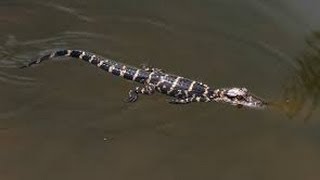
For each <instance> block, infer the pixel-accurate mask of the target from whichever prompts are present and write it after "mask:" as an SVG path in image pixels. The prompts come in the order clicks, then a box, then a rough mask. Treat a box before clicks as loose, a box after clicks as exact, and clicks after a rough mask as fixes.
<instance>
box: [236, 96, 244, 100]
mask: <svg viewBox="0 0 320 180" xmlns="http://www.w3.org/2000/svg"><path fill="white" fill-rule="evenodd" d="M236 98H237V99H238V100H239V101H241V100H243V99H244V97H243V96H239V95H238V96H236Z"/></svg>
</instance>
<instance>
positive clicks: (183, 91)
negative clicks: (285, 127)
mask: <svg viewBox="0 0 320 180" xmlns="http://www.w3.org/2000/svg"><path fill="white" fill-rule="evenodd" d="M57 57H72V58H76V59H81V60H84V61H86V62H89V63H90V64H92V65H95V66H97V67H99V68H100V69H103V70H105V71H107V72H110V73H112V74H113V75H115V76H120V77H123V78H125V79H127V80H131V81H135V82H138V83H140V84H142V85H140V86H137V87H135V88H133V89H131V90H129V97H128V99H127V102H135V101H137V100H138V97H139V94H144V95H152V94H154V92H159V93H162V94H166V95H168V96H170V97H172V98H171V99H169V100H168V102H169V103H172V104H188V103H191V102H222V103H227V104H230V105H233V106H236V107H239V108H241V107H247V108H253V109H264V108H266V107H267V105H268V103H267V102H266V101H265V100H263V99H262V98H259V97H258V96H255V95H254V94H252V93H251V92H249V91H248V89H247V88H244V87H242V88H237V87H232V88H219V89H212V88H210V87H209V86H208V85H207V84H205V83H202V82H199V81H195V80H191V79H188V78H184V77H182V76H177V75H174V74H169V73H166V72H165V71H163V70H162V69H158V68H154V67H149V66H146V65H141V67H140V68H137V67H134V66H129V65H126V64H123V63H120V62H117V61H114V60H111V59H107V58H104V57H102V56H99V55H97V54H94V53H91V52H87V51H83V50H70V49H63V50H56V51H51V52H48V53H46V54H45V55H43V56H41V57H37V58H35V59H34V60H32V61H30V62H29V63H28V64H26V65H24V66H22V67H21V68H26V67H30V66H33V65H36V64H39V63H41V62H43V61H46V60H49V59H54V58H57Z"/></svg>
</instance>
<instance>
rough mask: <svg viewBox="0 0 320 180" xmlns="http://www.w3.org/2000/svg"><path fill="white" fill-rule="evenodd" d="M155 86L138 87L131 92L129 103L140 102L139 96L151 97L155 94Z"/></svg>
mask: <svg viewBox="0 0 320 180" xmlns="http://www.w3.org/2000/svg"><path fill="white" fill-rule="evenodd" d="M154 91H155V90H154V86H151V85H145V86H144V87H140V86H137V87H136V88H135V89H131V90H130V91H129V97H128V100H127V101H128V102H135V101H137V100H138V97H139V94H146V95H151V94H153V93H154Z"/></svg>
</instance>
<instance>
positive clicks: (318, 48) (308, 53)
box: [281, 32, 320, 120]
mask: <svg viewBox="0 0 320 180" xmlns="http://www.w3.org/2000/svg"><path fill="white" fill-rule="evenodd" d="M306 43H307V48H306V49H305V50H304V51H303V53H302V55H301V56H300V57H298V58H297V59H296V64H297V65H298V66H297V67H298V68H297V69H295V72H294V73H295V75H296V76H295V77H292V78H291V79H290V80H289V82H288V83H287V85H286V86H285V88H284V96H285V98H286V99H288V100H287V101H286V105H281V107H282V108H283V109H284V110H285V111H286V112H287V114H288V115H289V116H290V117H294V116H297V115H298V114H299V113H302V114H303V116H304V119H305V120H307V119H309V118H310V117H311V115H312V112H313V111H314V110H315V109H316V108H317V106H318V104H319V95H320V32H315V33H313V34H312V35H311V36H310V37H308V38H307V40H306Z"/></svg>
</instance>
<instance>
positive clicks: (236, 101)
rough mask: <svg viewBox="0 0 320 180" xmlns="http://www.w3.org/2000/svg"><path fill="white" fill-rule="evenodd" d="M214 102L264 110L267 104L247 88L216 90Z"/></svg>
mask: <svg viewBox="0 0 320 180" xmlns="http://www.w3.org/2000/svg"><path fill="white" fill-rule="evenodd" d="M212 100H213V101H216V102H223V103H227V104H231V105H233V106H237V107H239V108H241V107H248V108H254V109H263V108H265V107H266V106H267V102H266V101H264V100H263V99H261V98H259V97H257V96H255V95H254V94H252V93H250V92H249V91H248V90H247V89H246V88H236V87H234V88H221V89H216V90H214V93H213V97H212Z"/></svg>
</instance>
